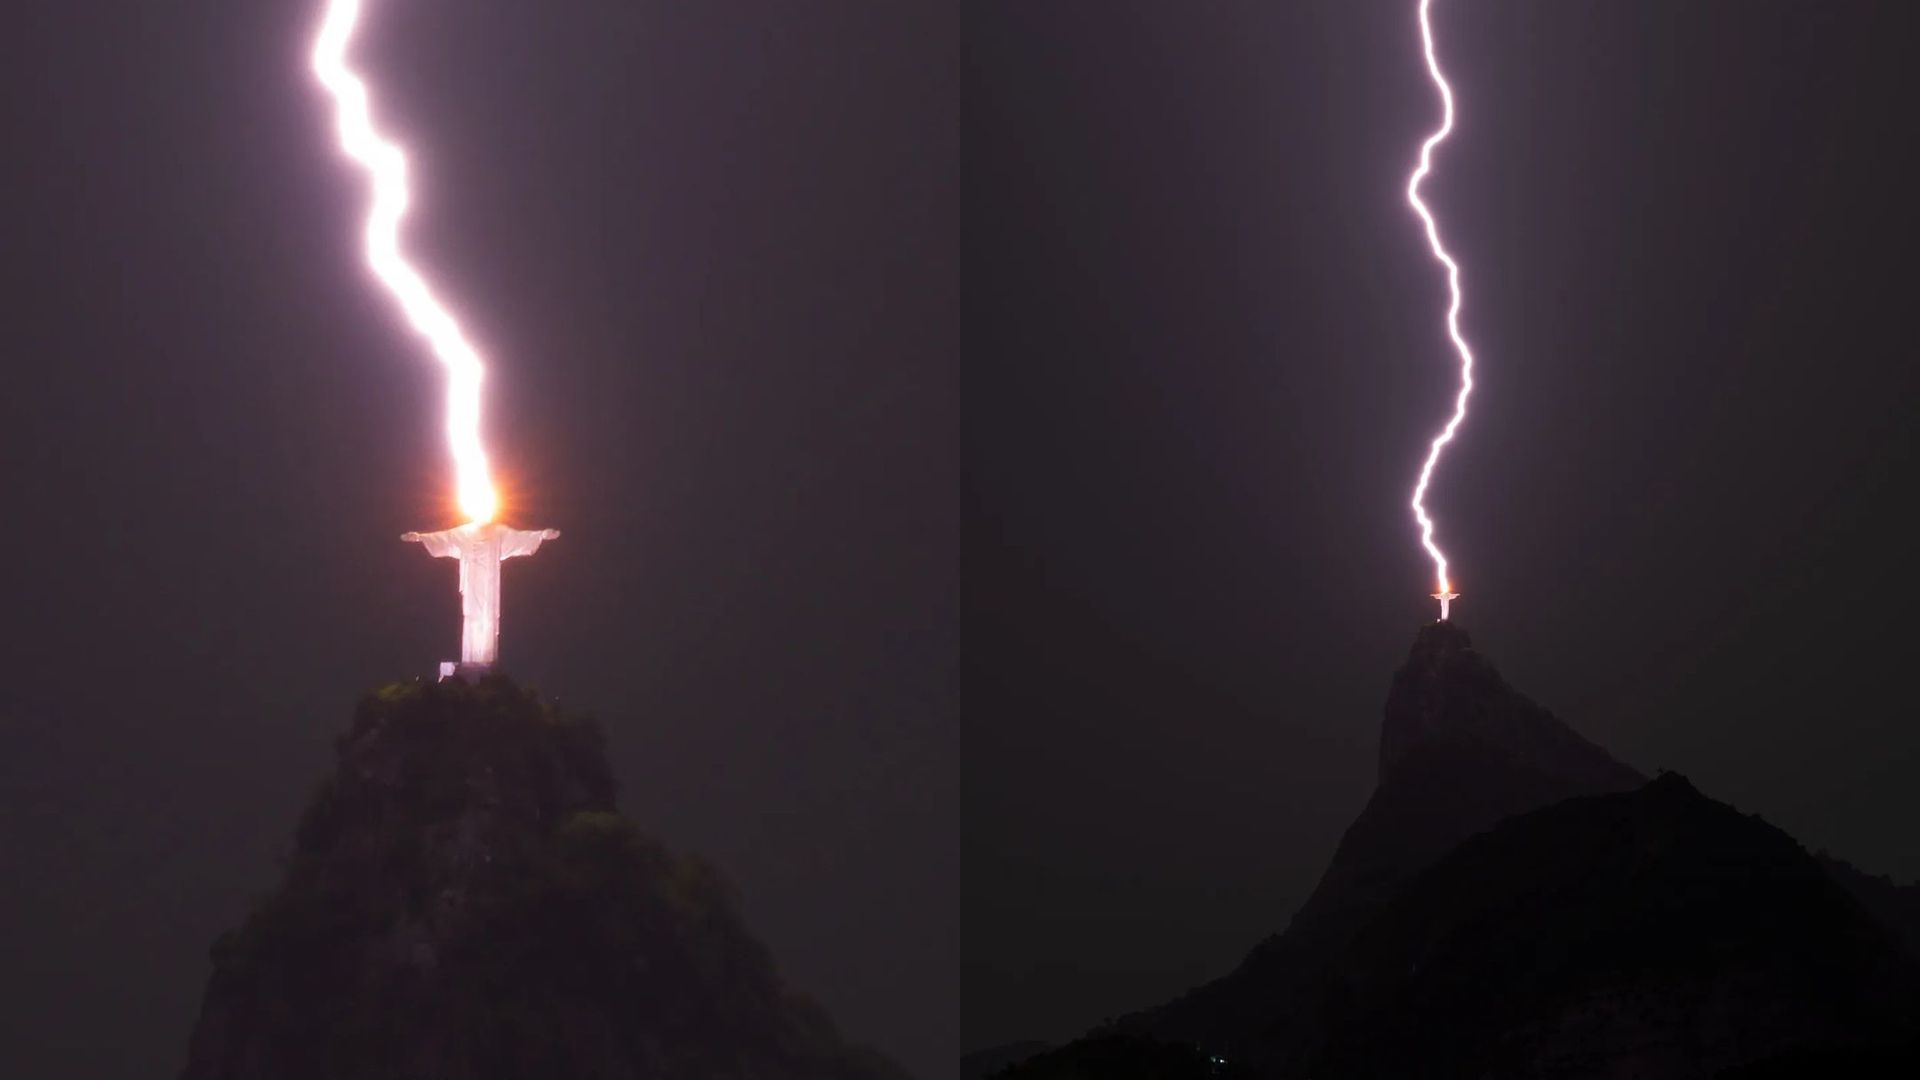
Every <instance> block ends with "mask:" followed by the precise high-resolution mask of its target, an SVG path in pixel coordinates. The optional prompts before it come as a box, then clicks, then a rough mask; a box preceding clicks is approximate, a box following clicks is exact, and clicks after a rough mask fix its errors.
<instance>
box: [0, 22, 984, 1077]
mask: <svg viewBox="0 0 1920 1080" xmlns="http://www.w3.org/2000/svg"><path fill="white" fill-rule="evenodd" d="M191 7H192V11H191V13H190V14H188V13H187V12H185V11H184V10H183V9H181V8H179V6H178V5H168V4H155V3H105V4H32V5H27V6H26V7H25V8H23V9H22V10H20V11H16V12H14V13H12V14H11V16H10V18H9V22H8V27H7V32H6V34H5V35H4V37H5V46H4V49H0V139H3V140H4V145H5V148H6V153H5V155H4V158H3V159H0V206H4V214H5V218H4V228H3V229H0V237H3V239H0V297H3V298H4V305H5V307H4V311H0V335H3V337H0V341H4V345H3V346H0V349H3V350H4V353H3V355H4V357H5V371H6V383H7V385H6V390H5V393H4V394H0V493H4V497H5V501H6V514H5V520H6V524H5V527H4V528H0V536H4V538H5V539H4V543H3V544H0V612H3V613H4V617H3V618H0V867H4V868H5V877H6V884H5V886H4V887H3V888H0V956H4V957H5V963H4V964H0V1074H4V1075H8V1076H61V1077H85V1078H101V1080H105V1078H128V1080H131V1078H135V1077H140V1078H149V1077H153V1076H162V1075H170V1074H171V1073H172V1071H174V1070H175V1069H177V1068H178V1067H179V1065H180V1064H181V1062H182V1061H183V1060H184V1055H185V1049H186V1039H187V1035H188V1032H189V1029H190V1026H191V1024H192V1020H193V1017H194V1014H195V1012H196V1010H197V1007H198V999H199V995H200V991H201V989H202V983H203V981H204V979H205V974H206V962H205V955H206V950H207V947H208V946H209V945H210V944H211V942H212V941H213V938H214V936H215V935H216V934H217V933H218V932H220V931H221V930H222V929H225V928H227V927H229V926H232V925H234V924H235V923H236V922H237V921H238V920H239V919H240V917H241V916H242V914H243V913H244V912H245V910H246V903H247V898H248V896H249V895H250V894H253V893H257V892H260V891H264V890H265V889H266V888H268V887H269V886H270V885H271V884H272V883H273V882H274V881H275V879H276V875H277V869H276V865H275V854H276V853H277V852H281V851H284V850H286V849H287V847H288V846H289V844H290V838H291V835H292V829H293V825H294V820H295V817H296V815H297V813H298V811H299V809H300V807H301V806H302V805H303V803H304V801H305V799H306V796H307V794H308V792H309V791H310V790H311V788H312V787H313V785H314V784H315V783H317V781H318V780H319V779H320V777H321V775H322V773H323V772H324V771H325V770H327V769H328V768H329V767H330V763H331V752H330V741H331V739H332V738H333V736H334V735H335V734H336V733H337V732H339V731H340V730H341V729H342V728H343V727H344V725H345V724H346V721H347V719H348V712H349V709H350V706H351V704H352V701H353V699H354V697H355V696H356V695H357V694H358V693H359V692H360V691H362V690H363V689H366V688H368V687H370V686H372V685H374V684H376V683H378V682H381V681H384V680H388V679H394V678H403V677H410V676H413V675H416V674H421V673H425V672H429V671H431V670H432V669H433V665H434V664H435V662H436V661H438V660H440V659H442V658H444V657H448V656H451V655H454V650H455V649H456V648H457V642H458V632H459V631H458V620H457V612H458V607H457V605H458V598H457V596H456V595H455V589H454V577H453V567H452V565H451V564H450V563H445V562H440V563H435V562H433V561H431V560H428V559H427V558H426V557H425V556H423V555H422V554H421V552H420V550H419V549H418V548H417V547H409V546H407V545H403V544H401V543H400V542H399V541H398V540H397V539H396V538H397V536H398V534H399V533H400V532H402V531H404V530H407V529H425V528H432V527H440V526H444V525H447V524H451V523H452V521H451V518H450V516H449V514H448V512H447V510H446V509H445V503H446V492H447V490H448V484H449V480H448V473H447V469H446V466H445V463H444V461H443V457H442V450H441V444H440V441H439V440H440V435H439V411H440V377H439V373H438V369H437V368H436V367H435V366H434V365H433V363H432V362H431V361H430V360H429V359H428V358H427V357H426V356H425V355H424V354H423V353H422V352H421V351H420V349H419V348H418V346H417V345H416V344H415V342H414V341H413V340H412V339H411V338H410V337H408V336H407V335H406V334H405V332H404V331H403V330H402V328H401V326H400V324H399V323H398V321H397V320H396V319H395V317H394V316H393V314H392V313H391V311H390V310H389V308H388V307H387V305H386V301H385V299H384V297H382V296H381V295H379V294H377V293H376V292H375V291H374V290H373V288H372V286H371V284H370V281H369V279H368V277H367V276H366V274H365V273H364V271H363V270H362V267H361V263H360V254H359V250H358V229H359V219H360V215H361V213H362V210H363V203H364V189H363V186H362V181H361V178H360V176H359V175H358V174H357V173H354V172H351V171H349V169H348V167H347V166H346V165H345V164H344V163H343V162H342V161H341V160H340V159H339V158H337V157H336V156H335V152H334V148H333V144H332V140H331V130H330V127H329V122H330V121H329V114H328V111H327V109H328V107H327V103H326V102H325V101H324V100H323V99H322V98H321V97H320V96H319V95H318V93H317V92H316V90H315V89H314V88H313V86H312V85H311V83H310V82H309V79H308V76H307V72H306V67H305V64H306V56H305V54H306V50H307V47H308V38H309V33H310V30H311V29H312V27H313V25H314V19H315V17H316V15H317V12H318V10H319V8H318V4H317V2H299V3H293V2H283V3H271V4H267V3H258V2H253V0H246V2H241V0H221V2H218V3H211V4H196V5H191ZM369 8H370V12H371V15H370V22H369V23H368V25H367V27H366V30H365V32H364V35H363V38H362V40H363V41H364V42H365V48H363V49H361V50H359V52H358V54H357V55H358V58H359V61H360V63H361V65H362V66H364V67H365V68H366V69H368V70H369V71H370V72H372V73H375V74H376V76H377V79H378V87H379V106H380V113H381V116H382V117H383V119H384V122H385V123H386V124H387V125H389V126H390V127H392V128H393V129H395V130H396V131H400V132H404V133H406V134H407V135H408V136H409V137H410V139H411V141H412V144H413V149H414V160H415V177H416V181H417V188H418V204H417V205H418V207H419V209H418V213H417V215H416V217H415V218H414V221H413V225H412V228H411V230H410V232H409V234H408V235H409V239H410V243H411V246H412V248H413V249H414V250H415V251H416V252H417V253H418V254H419V256H420V259H421V261H422V262H423V263H425V264H427V265H429V266H431V267H432V268H433V269H434V271H435V272H436V273H437V275H438V277H439V279H440V280H441V281H442V283H443V284H444V286H445V290H446V292H447V294H448V295H449V296H450V297H451V298H452V299H453V300H454V302H455V304H456V306H457V307H458V309H459V310H460V312H461V313H462V314H463V315H464V316H465V318H466V321H467V322H468V324H469V325H470V327H471V328H472V330H473V334H474V337H475V338H476V339H477V340H478V341H479V342H481V343H482V344H483V345H484V347H485V348H486V349H487V350H488V352H489V353H490V354H491V356H492V357H493V358H494V361H495V367H494V377H493V380H492V382H491V384H490V390H489V403H490V406H491V424H490V427H491V431H492V438H493V446H494V449H495V455H496V458H497V460H498V461H499V463H500V465H501V472H502V474H503V478H504V480H505V483H506V486H507V487H508V488H509V491H510V497H511V508H512V509H511V511H510V515H509V516H510V518H511V519H513V520H516V521H518V522H519V523H522V524H527V525H539V526H549V525H550V526H554V527H557V528H561V529H563V530H564V531H565V533H566V535H565V537H564V538H563V539H562V540H561V541H559V542H558V543H556V544H554V545H552V546H550V547H548V548H547V549H544V550H542V552H541V553H540V555H539V556H538V557H537V558H534V559H529V560H525V561H524V562H518V563H515V564H513V565H511V566H510V567H509V568H508V570H507V574H506V581H505V591H506V598H505V608H506V622H505V630H504V634H503V637H502V643H501V645H502V656H503V661H504V666H505V667H506V668H507V670H508V671H509V672H511V673H513V674H515V675H516V676H518V677H520V678H521V679H522V680H523V681H527V682H530V683H532V684H534V685H537V686H538V687H540V688H542V689H543V690H544V691H546V692H547V693H549V694H551V695H554V696H557V697H559V698H561V699H562V701H563V703H565V704H567V705H571V706H574V707H576V708H579V709H581V710H585V711H588V712H591V713H594V714H596V715H598V716H599V717H601V718H602V719H603V720H604V721H605V723H606V726H607V728H608V732H609V736H610V739H611V743H612V751H613V755H614V766H615V770H616V773H617V775H618V777H619V779H620V780H621V782H622V784H623V788H624V791H623V795H622V806H623V808H624V809H625V810H626V812H627V813H628V814H630V815H631V816H632V817H633V818H634V819H636V820H637V821H638V822H639V823H640V825H641V826H642V827H643V828H644V829H647V830H649V831H651V832H653V833H655V834H656V835H658V836H660V837H662V838H663V839H664V840H666V841H667V842H668V843H670V844H672V845H675V846H677V847H682V848H686V849H691V850H694V851H698V852H700V853H702V854H704V855H706V856H708V857H709V858H711V859H712V860H713V861H714V862H715V863H717V864H718V865H719V866H720V867H721V868H722V869H723V871H724V872H726V873H727V874H728V875H729V877H730V878H731V879H732V880H733V881H734V882H735V883H736V885H737V886H738V887H739V890H740V892H741V894H742V895H743V897H744V902H745V908H746V915H747V920H748V923H749V924H750V925H751V926H752V927H753V928H754V930H755V931H756V932H757V933H758V934H760V935H761V936H762V937H763V938H764V939H765V940H766V941H767V943H768V944H769V945H770V946H771V948H772V951H773V953H774V956H775V959H776V961H777V963H778V964H779V966H780V968H781V970H782V972H783V973H784V974H786V975H787V976H788V977H789V978H790V980H791V981H792V982H793V983H794V984H795V985H796V986H797V987H798V988H800V989H802V990H804V991H806V992H807V993H809V994H811V995H813V996H815V997H816V998H817V999H819V1000H820V1001H822V1002H823V1003H824V1004H825V1005H826V1006H827V1007H828V1008H829V1010H830V1011H831V1012H832V1013H833V1015H834V1016H835V1017H836V1018H837V1019H838V1021H839V1022H840V1024H841V1025H842V1026H843V1027H844V1028H845V1029H846V1030H847V1032H848V1033H849V1034H850V1035H851V1036H853V1037H854V1038H856V1039H858V1040H861V1041H864V1042H869V1043H871V1044H874V1045H877V1046H879V1047H881V1048H883V1049H884V1050H886V1051H888V1052H890V1053H892V1054H893V1055H895V1056H897V1057H898V1058H899V1059H900V1060H902V1061H903V1062H905V1063H906V1064H908V1065H909V1066H911V1067H912V1068H913V1069H914V1070H915V1071H916V1072H917V1073H918V1074H920V1075H923V1076H928V1077H932V1076H938V1075H942V1070H950V1069H951V1063H952V1061H953V1060H954V1057H955V1054H956V1051H957V1046H958V1039H957V1013H958V1008H957V991H956V983H957V979H956V975H955V972H956V970H957V964H958V948H959V926H958V908H957V892H958V854H957V852H956V850H955V844H954V839H953V838H954V836H955V835H956V833H957V828H958V825H957V806H958V793H957V787H958V763H957V744H958V724H957V715H958V703H957V685H956V670H955V663H956V661H955V655H956V651H955V650H956V647H957V637H958V629H957V619H956V615H955V606H956V602H957V600H956V597H957V548H958V541H957V515H958V497H957V481H956V476H957V460H956V456H955V447H956V443H957V424H958V419H957V418H958V400H957V395H956V393H955V382H956V371H957V364H958V345H957V342H958V336H959V331H958V322H957V320H958V293H957V269H956V259H955V251H954V245H955V221H956V217H957V209H956V201H955V200H956V193H957V158H956V154H957V151H958V138H957V136H958V131H957V123H956V119H955V106H956V98H955V95H956V84H955V71H954V65H955V61H956V58H957V55H958V52H957V45H956V33H957V29H956V26H957V20H956V16H955V14H954V13H953V12H952V10H950V9H948V8H946V7H945V6H941V5H889V4H878V5H876V4H863V3H828V4H809V5H808V6H807V9H806V13H805V16H804V17H796V16H795V14H794V11H793V9H791V8H790V7H788V6H787V5H783V4H777V3H770V2H751V3H728V4H724V5H707V4H702V5H662V4H652V3H644V4H643V3H627V2H610V0H609V2H594V3H586V4H568V5H530V4H524V3H506V2H501V0H490V2H483V3H476V2H474V0H457V2H456V0H404V2H402V0H391V2H376V3H372V4H370V5H369Z"/></svg>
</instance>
